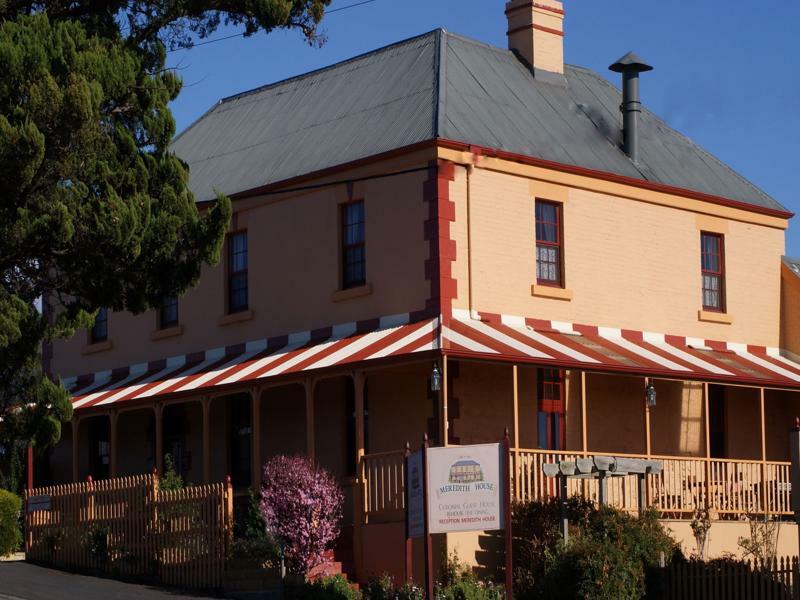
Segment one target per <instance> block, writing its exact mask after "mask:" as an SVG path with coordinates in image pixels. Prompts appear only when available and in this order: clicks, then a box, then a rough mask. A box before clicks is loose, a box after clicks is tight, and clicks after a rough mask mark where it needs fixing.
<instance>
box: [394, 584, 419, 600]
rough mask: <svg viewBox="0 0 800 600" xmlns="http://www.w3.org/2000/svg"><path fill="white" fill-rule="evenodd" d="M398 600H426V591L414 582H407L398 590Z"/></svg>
mask: <svg viewBox="0 0 800 600" xmlns="http://www.w3.org/2000/svg"><path fill="white" fill-rule="evenodd" d="M396 597H397V600H425V590H424V589H422V588H421V587H420V586H418V585H417V584H416V583H414V582H413V581H406V582H405V583H404V584H403V585H402V586H400V587H399V588H398V589H397V595H396Z"/></svg>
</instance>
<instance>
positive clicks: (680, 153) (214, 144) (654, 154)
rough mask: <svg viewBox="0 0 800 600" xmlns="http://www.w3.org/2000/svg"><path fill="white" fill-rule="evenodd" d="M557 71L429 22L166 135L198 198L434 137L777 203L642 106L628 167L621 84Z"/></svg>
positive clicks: (569, 69) (231, 101) (235, 99)
mask: <svg viewBox="0 0 800 600" xmlns="http://www.w3.org/2000/svg"><path fill="white" fill-rule="evenodd" d="M565 80H566V85H563V84H561V85H558V84H557V83H552V82H551V81H552V80H544V79H537V78H535V77H534V76H533V74H532V73H531V71H530V70H529V68H528V67H527V66H525V65H524V64H523V63H522V62H521V61H520V60H519V59H518V58H517V57H516V56H515V55H514V54H513V53H512V52H510V51H508V50H504V49H500V48H496V47H493V46H489V45H487V44H483V43H481V42H477V41H474V40H471V39H468V38H464V37H461V36H458V35H454V34H451V33H448V32H446V31H444V30H442V29H438V30H435V31H432V32H429V33H426V34H423V35H421V36H418V37H415V38H411V39H409V40H406V41H403V42H399V43H397V44H393V45H391V46H386V47H385V48H380V49H378V50H375V51H373V52H370V53H368V54H364V55H362V56H358V57H355V58H353V59H350V60H348V61H345V62H342V63H338V64H335V65H333V66H330V67H327V68H325V69H320V70H318V71H313V72H311V73H307V74H305V75H301V76H299V77H295V78H292V79H288V80H285V81H281V82H278V83H275V84H272V85H268V86H265V87H262V88H258V89H256V90H252V91H250V92H246V93H243V94H239V95H236V96H232V97H230V98H226V99H224V100H221V101H220V102H219V103H218V104H217V105H215V106H214V107H212V108H211V110H209V111H208V112H207V113H206V114H205V115H203V116H202V117H201V118H200V119H199V120H198V121H196V122H195V123H194V124H192V125H191V126H190V127H189V128H188V129H186V130H185V131H184V132H183V133H182V134H181V135H179V136H178V137H177V138H176V139H175V140H174V142H173V146H172V147H173V150H174V151H175V153H176V154H177V155H178V156H180V157H181V158H183V159H184V160H185V161H186V162H187V163H188V164H189V166H190V186H191V188H192V190H193V191H194V193H195V195H196V197H197V199H198V200H208V199H210V198H212V197H213V190H214V189H218V190H220V191H222V192H225V193H227V194H234V193H237V192H243V191H247V190H251V189H254V188H257V187H259V186H263V185H266V184H269V183H275V182H279V181H283V180H286V179H289V178H291V177H295V176H298V175H304V174H308V173H313V172H315V171H318V170H320V169H324V168H327V167H332V166H335V165H338V164H342V163H346V162H350V161H353V160H358V159H361V158H367V157H369V156H373V155H375V154H379V153H381V152H386V151H389V150H393V149H396V148H401V147H403V146H408V145H410V144H414V143H417V142H422V141H425V140H430V139H433V138H437V137H438V138H445V139H450V140H455V141H460V142H465V143H470V144H476V145H480V146H486V147H490V148H496V149H499V150H504V151H507V152H514V153H519V154H524V155H528V156H532V157H536V158H541V159H544V160H549V161H554V162H558V163H563V164H567V165H572V166H577V167H584V168H588V169H595V170H599V171H606V172H610V173H614V174H617V175H623V176H627V177H632V178H637V179H644V180H647V181H650V182H655V183H660V184H665V185H671V186H676V187H680V188H686V189H690V190H694V191H696V192H701V193H705V194H711V195H715V196H721V197H724V198H729V199H732V200H738V201H741V202H746V203H748V204H752V205H755V206H759V207H764V208H770V209H775V210H783V211H786V210H787V209H786V208H784V207H783V206H782V205H781V204H780V203H778V202H777V201H776V200H774V199H773V198H771V197H770V196H768V195H767V194H766V193H764V192H763V191H761V190H760V189H758V188H757V187H756V186H755V185H753V184H752V183H750V182H748V181H747V180H746V179H744V178H743V177H742V176H740V175H739V174H738V173H736V172H735V171H733V170H732V169H731V168H729V167H728V166H726V165H725V164H723V163H722V162H721V161H719V160H717V159H716V158H714V157H713V156H711V155H710V154H709V153H708V152H706V151H704V150H703V149H702V148H700V147H699V146H697V145H696V144H694V143H693V142H692V141H691V140H689V139H688V138H687V137H685V136H683V135H681V134H680V133H678V132H676V131H675V130H674V129H672V128H670V127H669V126H668V125H666V123H664V122H663V121H662V120H661V119H659V118H658V117H656V116H655V115H654V114H652V113H651V112H649V111H647V110H646V109H645V110H644V111H643V112H642V115H641V118H640V122H639V130H640V136H641V142H640V161H639V164H638V165H634V163H633V162H631V160H630V159H629V158H628V157H627V155H626V154H625V153H624V152H623V151H622V150H621V148H620V146H621V143H622V132H621V129H620V128H621V116H620V113H619V105H620V101H621V97H620V92H619V90H618V89H617V88H616V87H615V86H613V85H612V84H610V83H609V82H608V81H606V80H605V79H604V78H603V77H600V76H599V75H598V74H596V73H594V72H592V71H590V70H588V69H584V68H581V67H574V66H569V65H568V66H566V67H565ZM787 212H788V211H787Z"/></svg>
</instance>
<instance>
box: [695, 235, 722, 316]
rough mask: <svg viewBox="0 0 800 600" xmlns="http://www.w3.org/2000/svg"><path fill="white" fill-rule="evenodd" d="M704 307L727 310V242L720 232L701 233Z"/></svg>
mask: <svg viewBox="0 0 800 600" xmlns="http://www.w3.org/2000/svg"><path fill="white" fill-rule="evenodd" d="M700 270H701V278H702V290H703V309H704V310H713V311H716V312H725V244H724V238H723V237H722V235H720V234H718V233H706V232H705V231H704V232H702V233H701V234H700Z"/></svg>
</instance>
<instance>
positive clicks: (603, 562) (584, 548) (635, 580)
mask: <svg viewBox="0 0 800 600" xmlns="http://www.w3.org/2000/svg"><path fill="white" fill-rule="evenodd" d="M674 551H675V542H674V540H673V539H672V538H671V537H670V536H669V535H668V534H667V533H666V532H665V531H664V529H663V528H662V527H661V524H660V523H659V522H658V516H657V514H655V513H654V512H646V513H645V514H644V515H642V516H641V517H633V516H631V515H629V514H626V513H623V512H622V511H619V510H616V509H613V508H609V507H604V508H602V509H600V510H598V511H594V512H592V513H591V514H590V515H589V519H588V522H587V523H586V525H585V527H584V528H582V529H580V530H579V531H578V532H577V535H575V537H574V538H573V539H572V540H570V543H569V545H568V546H567V547H566V548H562V549H560V550H558V551H556V552H555V553H553V554H552V555H551V556H550V557H549V558H548V564H547V565H546V566H545V573H544V577H542V579H541V580H540V582H537V584H536V585H535V587H534V590H535V594H534V595H535V596H538V597H541V598H585V599H586V600H612V599H616V598H641V597H643V596H644V594H645V583H646V581H645V574H646V570H647V568H648V567H655V566H657V565H658V563H659V559H660V557H661V556H662V555H663V556H664V557H665V558H667V559H669V558H671V556H672V554H673V552H674Z"/></svg>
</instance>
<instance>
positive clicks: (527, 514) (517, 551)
mask: <svg viewBox="0 0 800 600" xmlns="http://www.w3.org/2000/svg"><path fill="white" fill-rule="evenodd" d="M566 510H567V517H568V519H569V523H570V530H571V532H572V535H575V534H577V531H578V530H579V529H581V528H585V527H586V525H587V524H588V522H589V516H590V515H591V514H592V513H593V512H595V508H594V505H593V504H592V503H591V502H590V501H588V500H586V499H585V498H583V497H582V496H571V497H570V498H568V499H567V502H566ZM560 522H561V503H560V502H557V501H552V502H519V503H515V504H514V506H513V508H512V523H513V531H514V586H515V589H516V590H518V591H524V590H529V589H531V588H532V587H533V585H534V582H535V581H538V580H539V579H540V578H541V577H542V576H543V575H544V571H545V567H546V566H547V564H548V562H549V561H551V560H552V558H553V556H554V555H555V554H556V553H557V552H558V550H559V549H560V548H561V544H562V534H561V530H560V528H559V524H560Z"/></svg>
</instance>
